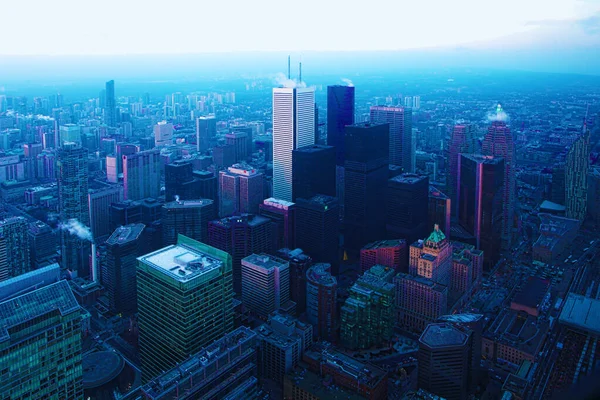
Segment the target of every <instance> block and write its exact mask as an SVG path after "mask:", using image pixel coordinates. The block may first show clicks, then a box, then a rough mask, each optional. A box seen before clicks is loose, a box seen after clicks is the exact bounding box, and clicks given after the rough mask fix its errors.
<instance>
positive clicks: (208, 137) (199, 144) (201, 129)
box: [196, 116, 217, 151]
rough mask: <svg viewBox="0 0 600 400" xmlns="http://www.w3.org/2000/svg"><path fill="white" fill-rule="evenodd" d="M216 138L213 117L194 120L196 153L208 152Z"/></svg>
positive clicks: (215, 122) (215, 123)
mask: <svg viewBox="0 0 600 400" xmlns="http://www.w3.org/2000/svg"><path fill="white" fill-rule="evenodd" d="M215 136H217V120H216V118H215V117H214V116H207V117H199V118H198V119H196V148H197V150H198V151H206V150H208V149H209V148H210V147H211V145H212V143H213V140H214V139H215Z"/></svg>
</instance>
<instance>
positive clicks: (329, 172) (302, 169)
mask: <svg viewBox="0 0 600 400" xmlns="http://www.w3.org/2000/svg"><path fill="white" fill-rule="evenodd" d="M292 172H293V174H292V175H293V177H292V198H293V200H294V201H295V200H296V199H297V198H303V199H308V198H311V197H313V196H315V195H317V194H324V195H327V196H332V197H335V194H336V187H335V148H334V147H332V146H324V145H321V144H313V145H310V146H304V147H299V148H297V149H296V150H294V151H292Z"/></svg>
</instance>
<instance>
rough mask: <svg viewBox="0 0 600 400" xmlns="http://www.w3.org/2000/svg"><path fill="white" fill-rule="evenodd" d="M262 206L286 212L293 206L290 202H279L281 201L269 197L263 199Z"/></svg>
mask: <svg viewBox="0 0 600 400" xmlns="http://www.w3.org/2000/svg"><path fill="white" fill-rule="evenodd" d="M263 204H264V205H265V206H270V207H274V208H281V209H284V210H287V209H288V208H290V207H291V206H293V205H294V203H292V202H291V201H285V200H281V199H276V198H275V197H269V198H268V199H265V200H264V201H263Z"/></svg>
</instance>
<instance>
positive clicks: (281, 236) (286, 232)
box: [258, 197, 296, 249]
mask: <svg viewBox="0 0 600 400" xmlns="http://www.w3.org/2000/svg"><path fill="white" fill-rule="evenodd" d="M258 213H259V215H262V216H263V217H267V218H269V219H270V220H271V225H272V230H271V240H272V243H273V244H272V248H273V249H281V248H284V247H285V248H288V249H294V248H295V246H296V204H295V203H292V202H289V201H285V200H279V199H275V198H273V197H270V198H268V199H265V201H263V203H262V204H259V205H258Z"/></svg>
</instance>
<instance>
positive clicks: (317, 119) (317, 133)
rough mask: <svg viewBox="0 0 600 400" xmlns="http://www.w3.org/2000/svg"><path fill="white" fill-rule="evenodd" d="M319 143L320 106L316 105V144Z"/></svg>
mask: <svg viewBox="0 0 600 400" xmlns="http://www.w3.org/2000/svg"><path fill="white" fill-rule="evenodd" d="M317 143H319V106H317V103H315V144H317Z"/></svg>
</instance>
